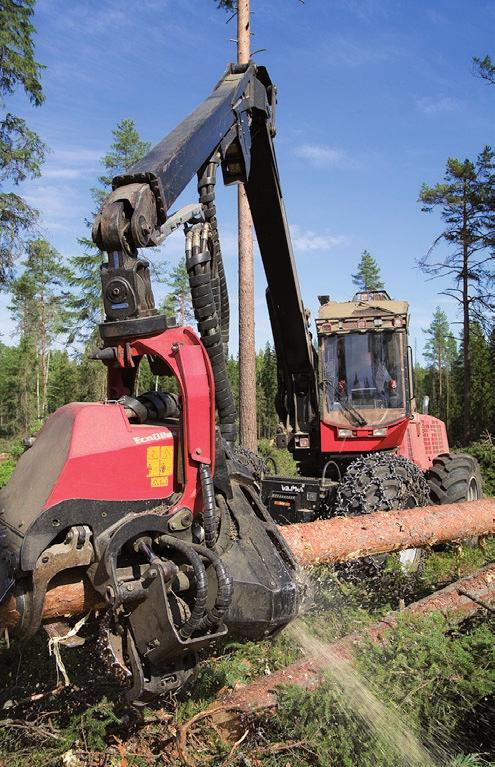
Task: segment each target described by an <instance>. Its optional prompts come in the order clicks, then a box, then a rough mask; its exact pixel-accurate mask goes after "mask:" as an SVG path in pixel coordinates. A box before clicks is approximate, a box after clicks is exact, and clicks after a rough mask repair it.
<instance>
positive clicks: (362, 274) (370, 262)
mask: <svg viewBox="0 0 495 767" xmlns="http://www.w3.org/2000/svg"><path fill="white" fill-rule="evenodd" d="M352 281H353V283H354V285H357V287H358V288H359V290H381V289H382V288H383V287H384V284H383V282H382V279H381V273H380V267H379V266H378V263H377V261H376V259H375V258H373V256H372V255H371V253H368V251H367V250H363V252H362V254H361V260H360V262H359V264H358V269H357V272H356V274H353V275H352Z"/></svg>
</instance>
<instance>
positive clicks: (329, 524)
mask: <svg viewBox="0 0 495 767" xmlns="http://www.w3.org/2000/svg"><path fill="white" fill-rule="evenodd" d="M279 530H280V532H281V533H282V535H283V536H284V538H285V540H286V541H287V543H288V544H289V546H290V548H291V549H292V551H293V553H294V556H295V557H296V559H297V561H298V562H299V564H300V565H302V566H303V567H305V566H309V565H317V564H332V563H334V562H349V561H351V560H353V559H360V558H361V557H365V556H371V555H373V554H384V553H387V552H392V551H399V550H402V549H412V548H425V547H428V546H434V545H436V544H439V543H446V542H448V541H462V540H465V539H468V538H472V537H475V536H479V535H485V534H487V533H493V532H495V498H483V499H482V500H479V501H466V502H464V503H452V504H446V505H445V506H421V507H417V508H413V509H403V510H400V511H377V512H374V513H373V514H365V515H362V516H357V517H334V518H333V519H322V520H317V521H316V522H306V523H297V524H294V525H284V526H283V527H280V528H279Z"/></svg>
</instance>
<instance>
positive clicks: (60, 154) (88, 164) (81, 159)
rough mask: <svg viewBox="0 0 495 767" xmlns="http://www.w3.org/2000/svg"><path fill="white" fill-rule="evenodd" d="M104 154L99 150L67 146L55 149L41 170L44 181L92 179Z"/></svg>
mask: <svg viewBox="0 0 495 767" xmlns="http://www.w3.org/2000/svg"><path fill="white" fill-rule="evenodd" d="M103 154H104V152H103V151H102V150H101V149H88V148H87V147H78V146H67V147H57V148H55V149H54V150H53V151H52V152H50V154H49V156H48V158H47V162H46V164H45V166H44V168H43V170H42V176H43V178H45V179H51V178H53V179H59V178H60V179H70V180H73V179H78V178H84V177H93V178H94V176H95V175H96V174H97V172H98V164H99V160H100V158H101V157H102V156H103Z"/></svg>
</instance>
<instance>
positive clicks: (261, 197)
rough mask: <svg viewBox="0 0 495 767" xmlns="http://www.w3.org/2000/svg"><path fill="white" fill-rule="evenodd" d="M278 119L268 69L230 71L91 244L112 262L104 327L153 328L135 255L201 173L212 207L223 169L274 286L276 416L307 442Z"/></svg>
mask: <svg viewBox="0 0 495 767" xmlns="http://www.w3.org/2000/svg"><path fill="white" fill-rule="evenodd" d="M274 109H275V88H274V86H273V85H272V83H271V81H270V78H269V76H268V73H267V71H266V69H265V68H264V67H256V66H255V65H254V64H252V63H251V64H249V65H245V66H234V65H231V66H230V67H229V68H228V69H227V71H226V73H225V75H224V76H223V78H222V79H221V80H220V82H219V83H218V85H217V86H216V87H215V89H214V91H213V92H212V94H211V95H210V96H209V97H208V98H207V99H206V100H205V101H204V102H203V103H202V104H200V105H199V106H198V107H197V108H196V109H195V110H194V111H193V112H192V113H191V114H190V115H189V116H188V117H186V118H185V120H183V121H182V122H181V123H180V124H179V125H178V126H177V127H176V128H174V130H172V131H171V132H170V133H169V134H168V135H167V136H166V137H165V138H164V139H162V141H160V142H159V143H158V144H157V145H156V146H155V147H154V148H153V149H152V150H151V151H150V152H149V153H148V154H147V155H146V156H145V157H144V158H143V159H142V160H140V161H139V162H138V163H136V164H135V165H134V166H133V167H132V168H131V169H130V170H129V172H128V173H127V174H126V175H125V176H117V177H116V178H114V179H113V189H114V191H113V192H112V194H111V195H110V196H109V198H107V200H106V201H105V203H104V205H103V208H102V211H101V213H100V214H99V216H98V217H97V220H96V222H95V226H94V230H93V237H94V239H95V242H96V243H97V244H98V245H99V247H100V248H101V250H103V251H106V252H107V253H108V256H109V261H108V264H107V265H106V277H104V280H103V288H104V301H105V309H106V315H107V320H109V321H119V320H129V319H136V320H139V319H142V318H150V317H152V316H153V315H156V310H155V309H154V301H153V295H152V291H151V284H150V280H149V270H148V264H147V262H146V261H143V260H141V259H139V258H138V257H137V250H138V248H142V247H148V246H153V245H156V244H158V243H159V242H160V241H161V240H163V238H164V236H166V233H167V225H168V222H167V216H168V212H169V210H170V207H171V206H172V204H173V203H174V201H175V200H176V199H177V197H178V196H179V194H180V193H181V192H182V191H183V189H184V188H185V187H186V185H187V184H188V183H189V181H190V179H191V178H192V177H193V176H194V174H195V173H198V178H201V176H202V177H203V191H204V189H205V183H206V184H208V183H209V184H210V186H209V187H208V186H207V187H206V190H207V192H208V190H209V195H210V196H208V194H207V195H206V197H204V196H203V197H202V199H201V201H202V202H203V206H204V204H205V203H211V201H212V199H213V193H214V186H213V185H214V183H215V178H214V175H211V176H208V174H209V173H212V172H213V173H214V170H216V167H217V166H218V164H221V166H222V171H223V176H224V181H225V183H226V184H231V183H235V182H244V183H245V184H246V191H247V195H248V199H249V205H250V208H251V213H252V217H253V223H254V227H255V230H256V236H257V239H258V243H259V248H260V252H261V257H262V260H263V265H264V269H265V274H266V279H267V284H268V289H267V300H268V307H269V311H270V318H271V323H272V329H273V336H274V341H275V349H276V354H277V360H278V368H279V387H280V388H279V397H278V410H279V415H280V417H281V419H282V420H283V421H284V422H285V421H286V420H287V419H288V421H289V423H290V425H291V427H292V429H293V430H294V431H295V432H301V431H302V432H309V431H310V429H311V426H312V424H313V423H314V420H315V414H316V413H317V386H316V363H315V353H314V350H313V347H312V343H311V335H310V333H309V330H308V327H307V317H306V313H305V310H304V306H303V302H302V299H301V294H300V289H299V282H298V278H297V272H296V267H295V261H294V255H293V251H292V244H291V239H290V234H289V229H288V224H287V218H286V214H285V209H284V204H283V199H282V193H281V188H280V180H279V175H278V170H277V164H276V159H275V153H274V148H273V143H272V136H273V135H274V133H275V129H274V122H273V120H274ZM205 169H206V170H207V177H206V179H205ZM208 169H210V170H208ZM212 169H213V170H212ZM213 211H214V209H213ZM116 277H117V278H118V277H122V278H124V282H125V284H126V285H127V288H129V286H130V290H129V289H126V288H125V287H122V285H123V283H122V281H121V283H119V282H118V280H117V282H116V281H115V278H116ZM105 288H107V290H106V291H105Z"/></svg>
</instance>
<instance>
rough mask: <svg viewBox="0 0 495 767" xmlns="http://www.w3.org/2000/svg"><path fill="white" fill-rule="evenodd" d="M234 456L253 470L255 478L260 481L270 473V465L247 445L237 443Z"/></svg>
mask: <svg viewBox="0 0 495 767" xmlns="http://www.w3.org/2000/svg"><path fill="white" fill-rule="evenodd" d="M233 455H234V458H235V459H236V460H237V461H239V463H241V464H242V465H243V466H245V467H246V468H247V469H249V471H250V472H252V474H253V477H254V479H255V480H257V481H258V482H260V481H261V480H262V479H263V477H264V476H265V474H268V466H267V465H266V463H265V461H264V460H263V458H262V457H261V456H260V455H258V454H257V453H254V452H253V451H252V450H249V448H247V447H241V446H240V445H236V446H235V447H234V449H233Z"/></svg>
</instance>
